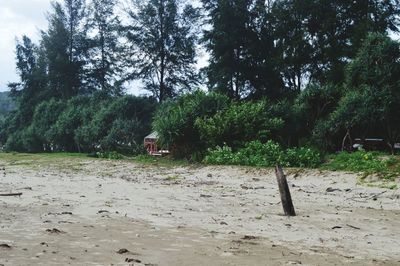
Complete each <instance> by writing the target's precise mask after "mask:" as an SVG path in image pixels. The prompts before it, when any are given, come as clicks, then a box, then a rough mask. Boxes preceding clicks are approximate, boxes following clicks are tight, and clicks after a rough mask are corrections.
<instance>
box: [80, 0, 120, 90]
mask: <svg viewBox="0 0 400 266" xmlns="http://www.w3.org/2000/svg"><path fill="white" fill-rule="evenodd" d="M116 4H117V1H116V0H92V2H91V4H90V8H89V23H88V26H89V33H90V34H91V35H93V37H92V40H91V45H90V46H91V49H90V50H89V53H88V54H89V57H90V62H91V66H90V67H89V68H90V70H89V72H90V73H89V76H90V78H89V79H90V80H91V83H92V84H90V85H92V86H93V87H95V88H98V87H100V88H101V89H102V90H104V91H107V92H108V93H111V94H120V93H121V91H120V89H121V88H120V87H119V86H118V85H117V82H116V81H117V74H119V72H120V69H119V68H120V66H119V56H118V55H119V52H120V47H119V42H118V38H119V36H118V31H119V28H120V20H119V18H118V16H117V15H116V14H115V6H116Z"/></svg>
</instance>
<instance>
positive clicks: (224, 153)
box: [204, 141, 321, 167]
mask: <svg viewBox="0 0 400 266" xmlns="http://www.w3.org/2000/svg"><path fill="white" fill-rule="evenodd" d="M204 162H205V163H207V164H232V165H249V166H264V167H273V166H275V165H276V164H281V165H283V166H287V167H317V166H318V165H319V164H320V163H321V155H320V154H319V153H318V152H316V151H314V150H312V149H309V148H304V147H301V148H292V149H287V150H284V149H282V147H281V146H280V145H279V144H278V143H275V142H273V141H267V142H266V143H261V142H260V141H252V142H249V143H247V144H246V145H245V147H244V148H241V149H238V150H237V151H236V152H235V151H233V150H232V148H230V147H228V146H223V147H217V148H215V149H210V150H209V151H208V154H207V156H206V157H205V158H204Z"/></svg>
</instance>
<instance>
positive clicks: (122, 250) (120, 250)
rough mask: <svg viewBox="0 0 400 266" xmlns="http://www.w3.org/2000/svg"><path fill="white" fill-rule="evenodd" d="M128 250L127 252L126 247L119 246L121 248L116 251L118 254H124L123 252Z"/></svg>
mask: <svg viewBox="0 0 400 266" xmlns="http://www.w3.org/2000/svg"><path fill="white" fill-rule="evenodd" d="M128 252H129V250H127V249H126V248H121V249H119V250H118V251H117V253H118V254H125V253H128Z"/></svg>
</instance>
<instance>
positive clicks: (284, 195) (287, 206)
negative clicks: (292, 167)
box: [275, 165, 296, 216]
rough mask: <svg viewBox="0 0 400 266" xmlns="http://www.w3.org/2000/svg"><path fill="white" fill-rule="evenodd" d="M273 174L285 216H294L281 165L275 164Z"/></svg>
mask: <svg viewBox="0 0 400 266" xmlns="http://www.w3.org/2000/svg"><path fill="white" fill-rule="evenodd" d="M275 174H276V180H277V181H278V186H279V194H280V195H281V202H282V206H283V211H284V212H285V215H286V216H296V212H295V211H294V207H293V202H292V197H291V196H290V190H289V186H288V184H287V180H286V176H285V174H284V173H283V170H282V167H281V166H280V165H276V166H275Z"/></svg>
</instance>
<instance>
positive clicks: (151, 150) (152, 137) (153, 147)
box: [144, 131, 158, 155]
mask: <svg viewBox="0 0 400 266" xmlns="http://www.w3.org/2000/svg"><path fill="white" fill-rule="evenodd" d="M157 140H158V134H157V132H155V131H154V132H151V134H149V135H147V136H146V137H145V138H144V147H145V149H146V150H147V152H148V154H150V155H156V154H157V153H158V147H157Z"/></svg>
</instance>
